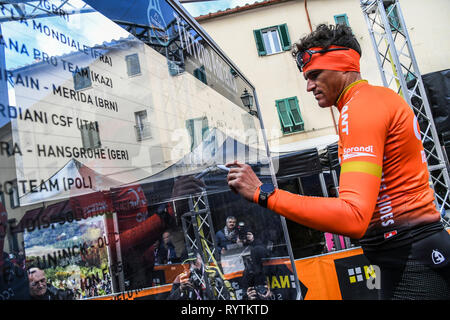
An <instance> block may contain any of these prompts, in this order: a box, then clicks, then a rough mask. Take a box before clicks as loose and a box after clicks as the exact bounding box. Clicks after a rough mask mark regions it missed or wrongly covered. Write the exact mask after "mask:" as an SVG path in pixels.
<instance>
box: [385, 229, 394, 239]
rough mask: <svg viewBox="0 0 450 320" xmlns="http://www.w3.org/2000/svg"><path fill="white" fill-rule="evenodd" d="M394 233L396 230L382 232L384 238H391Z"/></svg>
mask: <svg viewBox="0 0 450 320" xmlns="http://www.w3.org/2000/svg"><path fill="white" fill-rule="evenodd" d="M396 234H397V230H392V231H389V232H386V233H385V234H384V239H389V238H392V237H393V236H395V235H396Z"/></svg>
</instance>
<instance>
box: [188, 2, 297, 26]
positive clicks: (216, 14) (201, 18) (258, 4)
mask: <svg viewBox="0 0 450 320" xmlns="http://www.w3.org/2000/svg"><path fill="white" fill-rule="evenodd" d="M288 1H292V0H266V1H261V2H254V3H252V4H246V5H245V6H242V7H241V6H237V7H234V8H231V9H230V8H229V9H226V10H221V11H217V12H211V13H208V14H204V15H201V16H198V17H195V18H194V19H195V20H197V22H202V21H206V20H210V19H214V18H218V17H223V16H226V15H230V14H234V13H239V12H243V11H248V10H253V9H256V8H261V7H266V6H270V5H274V4H279V3H283V2H288Z"/></svg>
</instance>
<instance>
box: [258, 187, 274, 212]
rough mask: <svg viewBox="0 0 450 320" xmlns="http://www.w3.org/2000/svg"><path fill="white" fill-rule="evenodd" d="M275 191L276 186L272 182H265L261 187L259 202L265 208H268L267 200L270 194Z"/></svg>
mask: <svg viewBox="0 0 450 320" xmlns="http://www.w3.org/2000/svg"><path fill="white" fill-rule="evenodd" d="M274 191H275V186H274V185H273V184H271V183H263V184H262V185H261V187H259V198H258V204H259V205H260V206H262V207H264V208H267V200H268V199H269V197H270V195H271V194H272V193H273V192H274Z"/></svg>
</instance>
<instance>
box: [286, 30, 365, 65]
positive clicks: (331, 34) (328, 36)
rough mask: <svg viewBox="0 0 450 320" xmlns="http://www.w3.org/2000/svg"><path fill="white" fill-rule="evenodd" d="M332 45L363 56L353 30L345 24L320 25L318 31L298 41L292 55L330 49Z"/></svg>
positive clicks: (293, 47)
mask: <svg viewBox="0 0 450 320" xmlns="http://www.w3.org/2000/svg"><path fill="white" fill-rule="evenodd" d="M331 45H335V46H341V47H346V48H350V49H353V50H355V51H356V52H358V53H359V55H360V56H361V54H362V52H361V46H360V45H359V43H358V40H356V38H355V36H354V35H353V32H352V29H351V28H350V27H348V26H346V25H343V24H337V25H326V24H320V25H318V26H317V28H316V30H314V31H313V32H311V33H310V34H308V35H307V36H305V37H303V38H301V39H300V40H298V41H297V42H296V43H295V44H294V45H293V46H292V55H293V56H294V57H295V55H296V54H297V52H299V51H305V50H307V49H309V48H312V47H321V48H324V49H326V48H328V47H329V46H331Z"/></svg>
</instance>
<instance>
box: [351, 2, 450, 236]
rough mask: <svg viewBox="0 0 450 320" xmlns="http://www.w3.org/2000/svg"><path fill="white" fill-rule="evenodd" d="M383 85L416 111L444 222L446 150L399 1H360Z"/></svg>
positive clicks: (449, 193) (449, 191)
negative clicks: (437, 129) (441, 142)
mask: <svg viewBox="0 0 450 320" xmlns="http://www.w3.org/2000/svg"><path fill="white" fill-rule="evenodd" d="M360 4H361V8H362V11H363V14H364V18H365V20H366V23H367V26H368V29H369V34H370V37H371V40H372V45H373V47H374V50H375V56H376V59H377V62H378V67H379V70H380V73H381V78H382V81H383V85H384V86H385V87H388V88H391V89H393V90H394V91H396V92H398V93H399V94H400V95H401V96H402V97H403V98H404V99H405V100H406V102H407V103H408V104H409V105H410V106H411V108H412V109H413V111H414V113H415V115H416V118H417V120H418V123H419V127H420V133H421V139H422V143H423V146H424V150H425V156H426V159H427V163H428V170H429V172H430V182H431V186H432V188H433V190H434V191H435V198H436V205H437V208H438V210H439V211H440V213H441V217H443V219H442V221H443V223H444V225H445V226H446V227H450V223H449V221H448V220H446V219H444V216H445V214H446V211H447V212H448V210H450V179H449V172H448V170H447V165H446V161H445V156H444V152H443V148H442V147H441V144H440V142H439V137H438V134H437V131H436V127H435V125H434V121H433V116H432V113H431V109H430V106H429V102H428V99H427V96H426V91H425V88H424V85H423V81H422V76H421V74H420V71H419V68H418V65H417V61H416V58H415V55H414V51H413V48H412V45H411V40H410V38H409V35H408V30H407V28H406V24H405V21H404V18H403V15H402V12H401V9H400V3H399V1H398V0H391V1H382V0H360Z"/></svg>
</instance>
